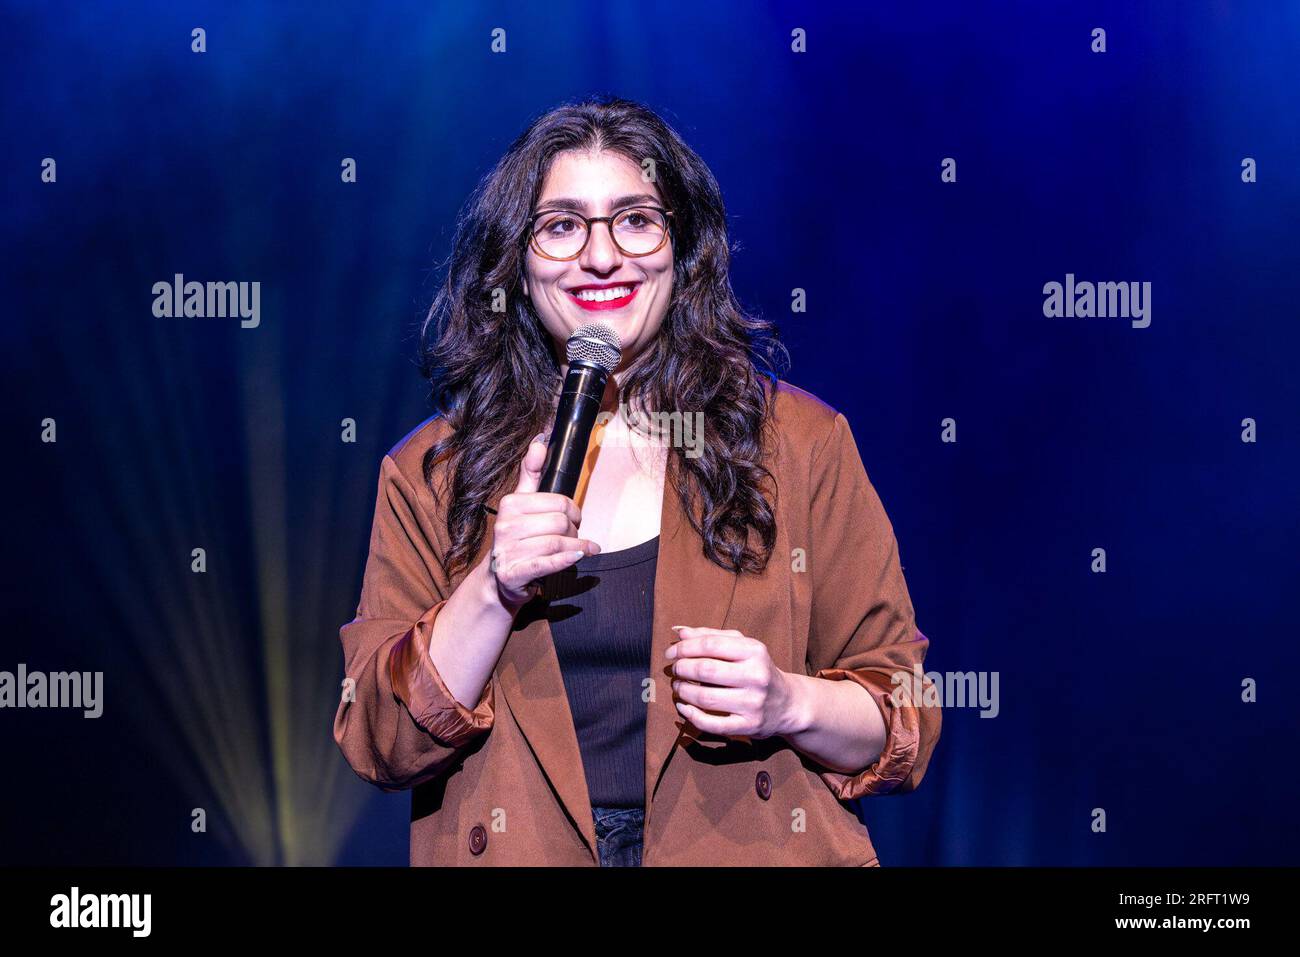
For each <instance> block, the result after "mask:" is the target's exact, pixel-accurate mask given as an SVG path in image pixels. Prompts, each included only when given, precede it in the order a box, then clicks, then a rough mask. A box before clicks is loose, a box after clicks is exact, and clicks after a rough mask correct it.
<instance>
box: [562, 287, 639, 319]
mask: <svg viewBox="0 0 1300 957" xmlns="http://www.w3.org/2000/svg"><path fill="white" fill-rule="evenodd" d="M620 286H622V287H627V288H630V290H631V291H630V292H629V293H628V294H627V295H626V296H623V297H622V298H620V299H605V300H589V299H579V298H578V296H577V293H578V292H579V290H582V289H618V288H619V287H620ZM640 288H641V284H640V283H639V282H608V283H592V284H589V285H586V286H577V287H575V288H573V289H569V290H567V292H568V294H569V298H571V299H572V300H573V301H574V302H576V303H577V304H578V305H579V306H581V307H582V308H583V309H586V310H587V311H588V312H604V311H605V310H608V309H622V308H623V307H624V306H626V305H628V304H629V303H630V302H631V301H632V300H633V299H635V298H636V293H637V290H638V289H640Z"/></svg>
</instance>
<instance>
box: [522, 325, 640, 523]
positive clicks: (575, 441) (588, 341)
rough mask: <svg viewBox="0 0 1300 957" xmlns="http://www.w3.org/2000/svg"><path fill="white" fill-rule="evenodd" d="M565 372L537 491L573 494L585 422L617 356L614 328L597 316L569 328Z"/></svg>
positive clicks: (592, 416)
mask: <svg viewBox="0 0 1300 957" xmlns="http://www.w3.org/2000/svg"><path fill="white" fill-rule="evenodd" d="M567 352H568V356H569V372H568V375H566V376H565V377H564V389H563V390H562V391H561V392H560V405H559V408H557V409H556V410H555V427H554V428H553V429H552V430H551V441H550V444H549V445H548V446H547V447H546V464H545V465H543V466H542V481H541V485H539V486H538V489H537V490H538V491H539V492H559V493H560V494H561V495H567V496H568V497H569V498H573V493H574V492H576V491H577V490H578V479H579V478H581V476H582V463H583V461H584V460H585V459H586V457H587V443H588V442H589V441H590V440H591V428H592V426H593V425H595V424H596V416H597V414H598V413H599V412H600V399H601V396H603V395H604V394H605V383H606V382H607V381H608V379H609V373H610V372H612V371H613V370H614V368H615V367H616V366H617V365H618V363H619V360H620V359H621V358H622V351H621V343H620V342H619V341H618V333H616V332H615V331H614V330H613V329H611V328H610V327H609V326H607V325H605V324H604V323H603V322H587V323H583V324H582V325H581V326H579V327H578V328H577V329H575V330H573V333H572V335H570V336H569V342H568V346H567Z"/></svg>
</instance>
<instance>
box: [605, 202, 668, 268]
mask: <svg viewBox="0 0 1300 957" xmlns="http://www.w3.org/2000/svg"><path fill="white" fill-rule="evenodd" d="M667 230H668V225H667V221H666V220H665V218H664V215H663V213H661V212H659V210H657V209H649V208H647V207H643V206H637V207H633V208H632V209H625V210H624V211H623V212H621V213H619V214H618V218H617V219H615V220H614V241H615V242H617V243H618V244H619V246H621V247H622V248H623V251H624V252H628V253H631V254H632V255H634V256H636V255H641V254H644V253H648V252H653V251H654V250H656V249H658V248H659V245H660V243H662V242H663V241H664V233H665V232H667Z"/></svg>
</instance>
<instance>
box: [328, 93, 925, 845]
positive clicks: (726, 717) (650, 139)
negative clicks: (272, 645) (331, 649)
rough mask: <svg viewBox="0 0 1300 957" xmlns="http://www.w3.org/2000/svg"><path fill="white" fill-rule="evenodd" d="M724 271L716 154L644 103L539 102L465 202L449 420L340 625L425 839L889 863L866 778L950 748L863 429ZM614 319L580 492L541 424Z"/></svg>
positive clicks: (910, 783)
mask: <svg viewBox="0 0 1300 957" xmlns="http://www.w3.org/2000/svg"><path fill="white" fill-rule="evenodd" d="M727 265H728V244H727V233H726V218H725V213H724V209H723V203H722V197H721V193H720V190H719V188H718V185H717V183H716V181H715V180H714V178H713V176H712V174H711V173H710V172H709V170H708V168H707V167H706V166H705V164H704V163H703V161H702V160H701V159H700V158H699V157H698V156H697V155H696V154H695V153H694V152H693V151H692V150H691V149H690V148H689V147H688V146H687V145H686V144H685V143H684V142H683V141H682V140H681V139H680V138H679V137H678V136H677V134H676V133H675V132H674V131H673V130H671V129H670V128H669V127H668V126H667V125H666V124H664V122H663V121H662V120H661V119H660V118H659V117H658V116H656V115H655V114H654V113H653V112H651V111H649V110H647V109H645V108H644V107H641V106H639V105H637V104H634V103H631V102H628V101H625V100H619V99H602V100H596V101H589V102H583V103H578V104H575V105H567V106H564V107H561V108H559V109H556V110H554V111H552V112H550V113H548V114H546V115H545V116H543V117H541V118H540V119H538V120H537V121H536V122H534V123H533V124H532V125H531V126H530V127H529V129H528V130H526V131H525V132H524V133H523V134H522V135H521V136H520V137H519V138H518V139H517V140H516V141H515V143H514V144H513V145H512V146H511V147H510V149H509V151H508V152H507V153H506V155H505V157H504V158H502V160H501V161H500V162H499V163H498V164H497V166H496V168H495V169H493V170H492V172H491V173H490V174H488V176H487V177H485V179H484V180H483V182H482V183H481V184H480V186H479V188H478V189H477V190H476V192H475V195H474V196H473V197H472V200H471V202H470V204H469V206H468V208H467V212H466V214H465V216H464V217H463V219H462V222H461V224H460V229H459V232H458V236H457V239H456V244H455V252H454V255H453V258H452V261H451V264H450V269H449V272H448V276H447V280H446V283H445V285H444V287H443V288H442V289H441V291H440V292H439V294H438V296H437V298H436V299H435V301H434V303H433V306H432V308H431V310H430V314H429V318H428V320H427V321H426V323H425V329H424V353H423V359H424V371H425V373H426V374H427V375H428V376H429V378H430V381H431V384H432V386H433V394H434V397H435V400H436V401H437V402H438V404H439V405H440V406H441V408H442V414H439V415H436V416H434V417H433V418H431V419H429V420H428V421H426V422H425V423H423V424H422V425H420V426H419V427H418V428H416V429H415V430H414V431H413V432H412V433H411V434H409V435H408V436H406V438H404V439H403V440H402V441H401V442H399V443H398V445H397V446H395V447H394V448H393V449H392V450H391V451H390V452H389V454H388V455H387V456H385V458H384V460H383V463H382V467H381V472H380V481H379V494H378V501H377V504H376V510H375V518H374V525H373V529H372V534H371V542H370V555H369V559H368V562H367V566H366V572H365V579H364V583H363V586H362V594H361V600H360V604H359V605H358V608H357V615H356V618H355V620H354V621H352V622H351V623H349V624H347V625H345V626H344V627H343V628H342V631H341V633H340V635H341V640H342V643H343V651H344V659H345V665H346V673H347V680H345V688H346V689H347V690H346V692H345V695H344V700H343V701H342V702H341V703H340V706H339V709H338V713H337V715H336V718H335V724H334V736H335V740H336V741H337V742H338V744H339V746H340V748H341V749H342V751H343V754H344V756H345V757H346V758H347V760H348V762H349V764H350V765H351V766H352V767H353V769H354V770H355V771H356V772H357V773H358V774H359V775H361V777H363V778H364V779H366V780H368V781H370V782H372V783H374V784H376V785H379V786H380V787H382V788H384V789H385V790H397V789H402V788H414V789H415V791H414V796H413V802H412V822H411V862H412V864H527V865H547V864H550V865H590V866H610V865H622V864H628V865H634V866H635V865H660V866H664V865H693V864H834V865H875V864H878V863H879V861H878V856H877V854H876V852H875V849H874V847H873V845H872V843H871V840H870V838H869V836H868V834H867V831H866V828H865V827H864V826H863V825H862V824H861V823H860V822H859V820H858V818H857V815H856V814H855V813H854V812H853V810H852V808H851V806H850V805H849V803H848V802H850V801H852V800H854V799H856V798H859V797H863V796H867V795H875V794H885V793H889V792H894V793H901V792H906V791H910V790H912V789H913V788H915V787H916V785H917V784H918V783H919V782H920V780H921V777H922V776H923V775H924V773H925V768H926V765H927V764H928V762H929V758H930V754H931V752H932V750H933V748H934V746H935V743H936V741H937V739H938V737H939V730H940V710H939V708H938V707H937V706H935V705H934V704H933V703H932V702H930V701H927V700H917V698H918V696H917V695H914V694H913V693H912V692H913V685H912V684H911V679H912V677H913V669H914V667H915V670H916V671H920V670H921V669H920V665H921V663H922V662H923V660H924V656H925V652H926V649H927V647H928V641H927V640H926V638H925V636H924V635H922V634H921V633H920V632H919V631H918V630H917V629H916V624H915V615H914V612H913V609H912V605H911V601H910V598H909V596H908V592H907V586H906V584H905V582H904V579H903V575H902V570H901V566H900V563H899V554H898V549H897V545H896V542H895V540H894V536H893V530H892V527H891V525H890V523H889V520H888V518H887V517H886V515H885V512H884V510H883V508H882V506H881V503H880V501H879V498H878V497H877V495H876V493H875V490H874V489H873V487H872V486H871V484H870V482H869V480H868V478H867V475H866V472H865V470H864V468H863V465H862V461H861V459H860V458H859V456H858V452H857V448H856V446H855V444H854V441H853V438H852V435H851V433H850V431H849V427H848V424H847V422H846V421H845V419H844V417H843V416H842V415H840V414H838V413H837V412H835V410H833V409H831V408H829V407H828V406H826V405H825V404H823V403H821V402H820V401H818V400H817V399H816V398H814V397H813V396H811V395H809V394H808V393H806V392H802V391H800V390H798V389H796V388H794V387H793V386H790V385H788V384H786V383H784V382H782V381H780V380H778V379H776V377H775V374H766V370H768V369H770V368H772V367H773V366H775V364H776V363H775V357H777V356H779V355H780V349H779V346H776V345H775V344H774V343H775V340H774V338H773V336H772V332H771V330H770V329H769V327H768V326H767V324H766V323H764V322H761V321H759V320H757V319H753V318H750V317H747V316H745V315H744V314H743V313H742V312H741V310H740V308H739V307H738V305H737V302H736V300H735V297H734V295H733V293H732V291H731V288H730V284H729V280H728V275H727ZM593 319H595V320H598V321H601V322H604V323H606V324H607V325H608V326H609V327H610V328H612V329H613V330H614V331H615V332H616V333H617V335H618V337H619V339H620V341H621V343H622V359H621V362H620V364H619V365H618V366H617V368H616V369H615V370H614V371H613V373H612V375H611V377H610V382H609V386H608V388H607V390H606V394H605V398H604V411H605V412H607V413H609V415H608V416H604V415H602V417H601V418H602V421H603V422H604V427H603V428H601V429H598V430H597V434H596V435H594V436H593V439H592V442H591V445H590V450H589V453H588V457H587V462H586V470H585V471H584V476H583V481H582V482H581V484H580V486H579V490H578V492H577V493H576V495H575V497H574V498H573V499H570V498H568V497H565V496H561V495H558V494H549V493H543V492H539V491H537V489H538V486H539V480H540V473H541V469H542V465H543V461H544V458H545V452H546V445H545V441H546V436H545V434H544V433H545V430H546V429H547V428H549V426H550V424H551V422H552V420H553V415H554V408H555V403H556V399H557V396H558V393H559V386H560V383H561V382H562V381H563V378H564V374H565V371H566V352H565V344H566V342H567V340H568V337H569V335H570V333H571V332H572V331H573V330H574V329H576V328H577V327H578V326H580V325H582V324H584V323H586V322H590V321H592V320H593ZM665 413H668V414H667V415H665ZM664 423H671V425H672V428H670V429H669V430H667V431H666V432H665V430H663V429H657V428H655V425H656V424H659V425H663V424H664ZM693 423H699V424H701V425H702V428H703V434H702V435H694V434H691V435H688V432H693V431H694V430H693V429H690V428H689V427H688V428H686V429H683V428H682V426H684V425H686V426H688V425H689V424H693ZM896 676H901V677H902V678H906V679H907V681H901V680H900V681H895V680H894V679H895V677H896ZM920 697H923V698H924V697H928V696H920Z"/></svg>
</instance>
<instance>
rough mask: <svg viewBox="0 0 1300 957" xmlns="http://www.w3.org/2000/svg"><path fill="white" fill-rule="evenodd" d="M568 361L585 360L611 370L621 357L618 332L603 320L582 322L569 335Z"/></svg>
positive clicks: (608, 370)
mask: <svg viewBox="0 0 1300 957" xmlns="http://www.w3.org/2000/svg"><path fill="white" fill-rule="evenodd" d="M567 351H568V355H569V362H570V363H574V362H586V363H589V364H591V365H594V366H599V367H600V368H602V369H604V370H605V371H606V372H611V371H613V369H614V367H615V366H617V365H618V362H619V359H621V358H622V357H623V354H622V344H621V343H620V342H619V341H618V333H617V332H615V331H614V330H613V329H611V328H610V327H609V326H607V325H605V324H604V323H603V322H584V323H583V324H582V325H580V326H579V327H578V328H577V329H574V330H573V333H572V334H571V335H570V336H569V343H568V347H567Z"/></svg>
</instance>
